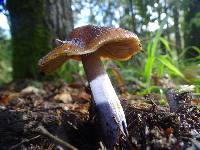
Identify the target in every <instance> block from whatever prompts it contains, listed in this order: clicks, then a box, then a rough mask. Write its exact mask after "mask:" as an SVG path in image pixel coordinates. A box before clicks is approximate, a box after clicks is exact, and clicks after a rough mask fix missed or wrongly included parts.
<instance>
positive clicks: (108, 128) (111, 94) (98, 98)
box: [90, 73, 126, 142]
mask: <svg viewBox="0 0 200 150" xmlns="http://www.w3.org/2000/svg"><path fill="white" fill-rule="evenodd" d="M90 87H91V90H92V91H93V92H92V94H93V97H94V101H95V104H96V107H97V109H98V111H99V115H100V118H101V119H103V120H104V121H101V122H102V123H103V124H102V126H103V128H104V132H107V134H110V135H108V136H112V138H114V139H113V140H116V137H117V136H118V135H116V130H117V129H118V127H119V126H120V128H121V129H123V126H122V122H124V124H125V126H126V119H125V115H124V111H123V109H122V106H121V104H120V101H119V99H118V97H117V95H116V93H115V90H114V88H113V86H112V84H111V81H110V79H109V77H108V75H107V74H106V73H105V74H102V75H100V76H98V77H97V78H95V79H94V80H92V81H91V82H90ZM113 117H115V120H116V121H117V122H118V123H117V124H118V125H117V124H116V122H115V121H114V118H113ZM111 134H114V135H111ZM117 134H119V133H117ZM115 142H116V141H115Z"/></svg>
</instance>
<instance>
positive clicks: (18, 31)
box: [7, 0, 52, 79]
mask: <svg viewBox="0 0 200 150" xmlns="http://www.w3.org/2000/svg"><path fill="white" fill-rule="evenodd" d="M7 8H8V10H9V13H10V21H11V34H12V44H13V77H14V79H20V78H27V77H28V78H39V77H40V75H39V72H38V69H37V62H38V60H39V58H41V57H42V56H43V55H44V54H46V53H47V51H49V50H50V49H51V39H52V33H51V31H50V29H48V27H47V24H46V21H45V18H46V17H45V8H44V0H34V1H33V0H28V1H27V0H20V1H19V0H7Z"/></svg>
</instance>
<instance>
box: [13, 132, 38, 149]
mask: <svg viewBox="0 0 200 150" xmlns="http://www.w3.org/2000/svg"><path fill="white" fill-rule="evenodd" d="M39 137H40V135H38V136H35V137H33V138H31V139H24V140H22V141H21V142H20V143H18V144H16V145H14V146H12V147H11V148H10V150H12V149H16V148H17V147H19V146H21V145H22V144H24V143H28V142H30V141H32V140H35V139H37V138H39Z"/></svg>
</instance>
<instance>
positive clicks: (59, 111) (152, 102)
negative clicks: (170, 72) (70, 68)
mask: <svg viewBox="0 0 200 150" xmlns="http://www.w3.org/2000/svg"><path fill="white" fill-rule="evenodd" d="M89 93H90V92H89V89H88V88H86V87H85V86H83V85H80V84H65V83H59V84H55V83H52V82H43V83H38V82H34V81H16V82H12V83H10V84H8V85H6V86H5V87H2V88H1V89H0V149H1V150H8V149H10V150H14V149H16V150H17V149H20V150H43V149H48V150H51V149H58V150H62V149H76V148H77V149H81V150H95V149H105V148H104V146H103V144H102V142H101V141H102V139H101V136H102V135H101V131H100V127H99V123H98V120H97V117H96V115H95V111H94V109H93V107H91V106H92V105H91V104H92V102H91V96H90V94H89ZM170 94H171V95H169V97H170V98H171V99H170V98H169V99H170V100H171V102H169V104H170V105H169V106H168V105H167V106H161V105H159V104H158V103H157V101H158V100H160V96H159V95H157V94H149V95H146V96H138V95H130V94H127V93H126V94H122V95H119V97H120V99H121V103H122V105H123V108H124V110H125V114H126V119H127V124H128V132H129V135H124V134H122V137H121V138H120V142H119V143H118V144H117V145H116V149H148V150H149V149H152V150H154V149H163V150H164V149H165V150H166V149H173V150H175V149H176V150H181V149H190V150H191V149H200V107H199V106H200V105H199V103H198V102H197V101H196V100H195V99H193V98H192V96H191V92H176V91H171V93H170ZM69 147H70V148H69ZM75 147H76V148H75Z"/></svg>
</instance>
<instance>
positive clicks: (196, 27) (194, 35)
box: [184, 0, 200, 58]
mask: <svg viewBox="0 0 200 150" xmlns="http://www.w3.org/2000/svg"><path fill="white" fill-rule="evenodd" d="M185 1H186V2H188V3H189V4H188V6H187V7H186V8H185V10H184V15H185V26H184V40H185V46H186V47H189V46H196V47H199V48H200V38H199V35H200V0H192V1H187V0H185ZM197 55H198V53H197V52H196V51H194V50H193V49H188V51H187V55H186V56H187V57H188V58H192V57H195V56H197Z"/></svg>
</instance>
